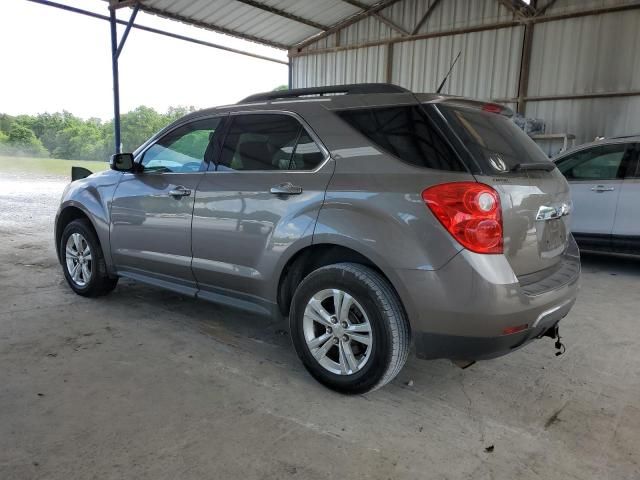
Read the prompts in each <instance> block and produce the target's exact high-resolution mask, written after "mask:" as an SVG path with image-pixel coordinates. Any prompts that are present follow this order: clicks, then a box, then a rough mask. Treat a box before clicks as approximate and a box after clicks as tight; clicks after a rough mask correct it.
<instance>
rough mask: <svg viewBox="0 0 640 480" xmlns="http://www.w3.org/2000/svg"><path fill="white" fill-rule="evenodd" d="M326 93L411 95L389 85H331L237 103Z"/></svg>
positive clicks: (250, 97)
mask: <svg viewBox="0 0 640 480" xmlns="http://www.w3.org/2000/svg"><path fill="white" fill-rule="evenodd" d="M327 93H341V94H345V95H354V94H362V93H411V91H410V90H407V89H406V88H402V87H399V86H398V85H393V84H391V83H354V84H350V85H331V86H327V87H311V88H294V89H292V90H277V91H274V92H264V93H256V94H254V95H249V96H248V97H247V98H245V99H243V100H241V101H240V102H238V103H250V102H260V101H265V100H277V99H280V98H295V97H305V96H311V95H320V96H322V95H325V94H327Z"/></svg>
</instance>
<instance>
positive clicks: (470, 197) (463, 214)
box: [422, 182, 503, 253]
mask: <svg viewBox="0 0 640 480" xmlns="http://www.w3.org/2000/svg"><path fill="white" fill-rule="evenodd" d="M422 199H423V200H424V201H425V203H426V204H427V207H429V210H431V212H433V214H434V215H435V216H436V218H437V219H438V220H439V221H440V223H442V225H443V226H444V227H445V228H446V229H447V231H448V232H449V233H450V234H451V235H453V238H455V239H456V240H457V241H458V242H460V244H462V245H463V246H464V247H465V248H467V249H469V250H471V251H472V252H476V253H503V242H502V208H501V207H500V196H499V195H498V192H496V191H495V190H494V189H493V188H491V187H490V186H489V185H485V184H483V183H476V182H454V183H443V184H441V185H435V186H433V187H429V188H427V189H426V190H424V191H423V192H422Z"/></svg>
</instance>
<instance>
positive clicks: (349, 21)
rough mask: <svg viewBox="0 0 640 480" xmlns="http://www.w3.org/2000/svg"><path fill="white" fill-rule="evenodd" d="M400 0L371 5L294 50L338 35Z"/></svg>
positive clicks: (384, 0) (302, 42)
mask: <svg viewBox="0 0 640 480" xmlns="http://www.w3.org/2000/svg"><path fill="white" fill-rule="evenodd" d="M399 1H400V0H381V1H380V2H378V3H376V4H374V5H371V7H369V8H367V9H366V10H362V11H361V12H358V13H355V14H353V15H351V16H350V17H349V18H346V19H344V20H343V21H341V22H338V23H336V24H335V25H334V26H332V27H331V28H330V29H329V30H327V31H326V32H323V33H320V34H316V35H312V36H310V37H308V38H306V39H304V40H302V41H300V42H298V43H297V44H295V45H293V46H292V48H293V49H296V50H297V49H301V48H304V47H306V46H308V45H311V44H312V43H315V42H317V41H318V40H321V39H323V38H326V37H328V36H329V35H331V34H333V33H336V32H337V31H339V30H342V29H343V28H346V27H348V26H349V25H353V24H354V23H356V22H359V21H360V20H362V19H363V18H366V17H368V16H370V15H373V14H374V13H378V12H379V11H380V10H382V9H384V8H387V7H390V6H391V5H393V4H394V3H397V2H399Z"/></svg>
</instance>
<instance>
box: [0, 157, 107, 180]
mask: <svg viewBox="0 0 640 480" xmlns="http://www.w3.org/2000/svg"><path fill="white" fill-rule="evenodd" d="M74 166H75V167H84V168H88V169H89V170H91V171H92V172H99V171H101V170H106V169H108V168H109V163H108V162H92V161H89V160H62V159H59V158H30V157H5V156H2V155H0V173H1V172H7V173H34V174H40V175H56V176H64V177H70V176H71V167H74Z"/></svg>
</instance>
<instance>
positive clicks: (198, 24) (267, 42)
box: [140, 3, 289, 50]
mask: <svg viewBox="0 0 640 480" xmlns="http://www.w3.org/2000/svg"><path fill="white" fill-rule="evenodd" d="M140 9H141V10H142V11H144V12H147V13H152V14H154V15H158V16H159V17H164V18H169V19H171V20H177V21H178V22H182V23H184V24H187V25H193V26H195V27H200V28H203V29H205V30H211V31H212V32H218V33H224V34H225V35H231V36H232V37H238V38H242V39H243V40H249V41H251V42H256V43H261V44H262V45H268V46H270V47H273V48H279V49H280V50H286V49H287V48H289V46H288V45H285V44H283V43H279V42H274V41H271V40H265V39H263V38H260V37H256V36H253V35H249V34H247V33H241V32H237V31H235V30H232V29H229V28H225V27H220V26H218V25H215V24H212V23H207V22H203V21H200V20H194V19H191V18H188V17H183V16H182V15H177V14H175V13H171V12H166V11H164V10H161V9H159V8H154V7H149V6H148V5H146V4H144V3H143V4H141V5H140Z"/></svg>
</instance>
